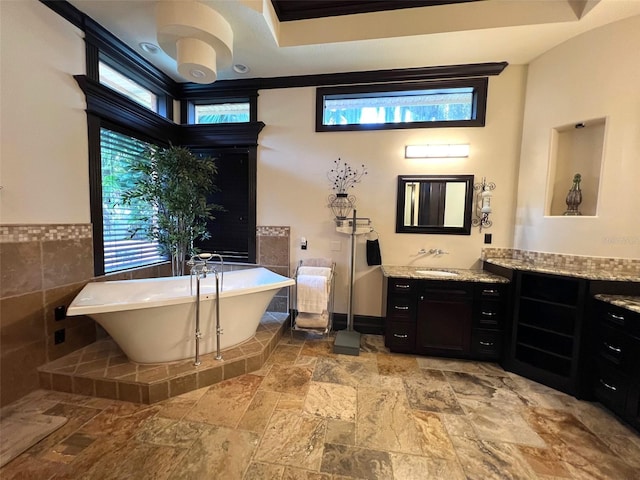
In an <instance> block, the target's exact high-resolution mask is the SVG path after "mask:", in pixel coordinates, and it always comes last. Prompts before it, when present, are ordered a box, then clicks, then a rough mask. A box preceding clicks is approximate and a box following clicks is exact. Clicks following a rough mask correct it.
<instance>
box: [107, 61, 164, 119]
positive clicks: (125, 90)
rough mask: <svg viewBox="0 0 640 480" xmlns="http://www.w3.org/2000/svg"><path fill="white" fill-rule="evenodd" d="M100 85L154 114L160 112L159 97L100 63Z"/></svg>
mask: <svg viewBox="0 0 640 480" xmlns="http://www.w3.org/2000/svg"><path fill="white" fill-rule="evenodd" d="M98 69H99V73H100V83H102V84H103V85H106V86H107V87H109V88H112V89H113V90H115V91H116V92H119V93H121V94H123V95H125V96H127V97H128V98H130V99H131V100H133V101H134V102H136V103H139V104H140V105H142V106H143V107H147V108H148V109H149V110H151V111H153V112H157V111H158V97H157V95H156V94H154V93H153V92H151V91H150V90H148V89H146V88H144V87H143V86H141V85H139V84H138V83H136V82H134V81H133V80H131V79H130V78H128V77H126V76H125V75H123V74H121V73H120V72H118V71H117V70H115V69H113V68H111V67H110V66H109V65H107V64H106V63H104V62H99V63H98Z"/></svg>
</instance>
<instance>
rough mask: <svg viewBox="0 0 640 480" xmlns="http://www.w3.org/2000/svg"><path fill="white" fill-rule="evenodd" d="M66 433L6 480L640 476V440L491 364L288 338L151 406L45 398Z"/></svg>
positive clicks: (27, 402)
mask: <svg viewBox="0 0 640 480" xmlns="http://www.w3.org/2000/svg"><path fill="white" fill-rule="evenodd" d="M10 410H13V411H15V410H18V411H37V412H41V413H45V414H51V415H62V416H65V417H67V418H68V419H69V421H68V422H67V424H66V425H64V426H63V427H62V428H61V429H59V430H57V431H56V432H54V433H53V434H52V435H50V436H49V437H47V438H46V439H44V440H42V441H41V442H39V443H38V444H36V445H35V446H33V447H32V448H31V449H29V450H27V451H26V452H25V453H23V454H22V455H20V456H19V457H17V458H16V459H14V460H13V461H12V462H10V463H9V464H7V465H6V466H5V467H4V468H3V469H2V470H0V478H2V480H10V479H38V480H39V479H44V480H48V479H91V480H99V479H100V480H101V479H135V480H139V479H172V480H173V479H225V480H234V479H247V480H249V479H250V480H255V479H268V480H274V479H280V480H285V479H286V480H298V479H300V480H302V479H307V480H311V479H313V480H329V479H336V480H337V479H342V480H345V479H354V478H355V479H397V480H412V479H446V480H455V479H465V478H466V479H482V480H485V479H493V478H495V479H511V478H512V479H545V480H551V479H615V480H625V479H629V480H631V479H637V478H640V436H638V434H637V433H635V432H634V431H632V430H630V429H628V428H627V427H625V426H624V425H623V424H621V423H620V422H619V421H618V420H616V418H615V417H614V416H613V415H612V414H610V413H609V412H608V411H607V410H605V409H603V408H602V407H600V406H599V405H598V404H594V403H588V402H583V401H578V400H576V399H575V398H573V397H570V396H567V395H564V394H562V393H559V392H557V391H554V390H551V389H549V388H546V387H544V386H542V385H539V384H537V383H534V382H532V381H529V380H527V379H524V378H522V377H519V376H517V375H514V374H511V373H507V372H504V371H503V370H502V369H501V368H500V367H498V366H496V365H494V364H488V363H480V362H467V361H460V360H449V359H438V358H431V357H416V356H410V355H398V354H390V353H389V352H388V351H387V350H386V349H385V348H384V346H383V339H382V337H379V336H366V335H365V336H363V348H362V352H361V354H360V356H346V355H335V354H333V353H332V350H331V342H330V341H327V340H323V339H317V338H314V339H311V338H308V339H305V338H304V337H302V336H300V334H296V336H295V337H294V340H293V341H292V340H291V339H290V338H289V336H288V335H285V336H284V337H283V338H282V339H281V341H280V343H279V344H278V345H277V347H276V349H275V350H274V352H273V353H272V354H271V356H270V357H269V358H268V360H267V362H266V363H265V365H264V366H263V368H261V369H260V370H258V371H255V372H252V373H249V374H245V375H241V376H238V377H235V378H232V379H229V380H224V381H222V382H220V383H217V384H215V385H212V386H209V387H205V388H200V389H198V390H194V391H191V392H189V393H185V394H183V395H179V396H176V397H173V398H169V399H167V400H164V401H161V402H158V403H155V404H153V405H144V404H139V403H129V402H124V401H120V400H108V399H103V398H95V397H88V396H82V395H78V394H72V393H62V392H55V391H47V390H38V391H36V392H33V393H31V394H30V395H28V396H27V397H25V398H23V399H22V400H21V401H19V402H17V403H15V404H13V405H11V406H9V407H6V408H5V410H4V411H3V414H6V413H8V412H9V411H10Z"/></svg>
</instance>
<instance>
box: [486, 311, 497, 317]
mask: <svg viewBox="0 0 640 480" xmlns="http://www.w3.org/2000/svg"><path fill="white" fill-rule="evenodd" d="M497 314H498V312H485V311H484V310H483V311H482V315H484V316H485V317H493V316H495V315H497Z"/></svg>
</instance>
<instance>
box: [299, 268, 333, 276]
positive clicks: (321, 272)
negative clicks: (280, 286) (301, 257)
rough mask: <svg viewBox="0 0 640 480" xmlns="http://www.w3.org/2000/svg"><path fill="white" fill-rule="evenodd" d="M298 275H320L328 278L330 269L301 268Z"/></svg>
mask: <svg viewBox="0 0 640 480" xmlns="http://www.w3.org/2000/svg"><path fill="white" fill-rule="evenodd" d="M298 275H321V276H323V277H327V278H329V276H330V275H331V269H330V268H327V267H307V266H303V267H300V268H298Z"/></svg>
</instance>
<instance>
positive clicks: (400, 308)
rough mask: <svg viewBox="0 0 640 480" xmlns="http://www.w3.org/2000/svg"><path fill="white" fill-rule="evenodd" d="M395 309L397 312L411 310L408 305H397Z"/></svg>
mask: <svg viewBox="0 0 640 480" xmlns="http://www.w3.org/2000/svg"><path fill="white" fill-rule="evenodd" d="M393 308H395V309H396V310H409V307H407V306H406V305H395V306H394V307H393Z"/></svg>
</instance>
